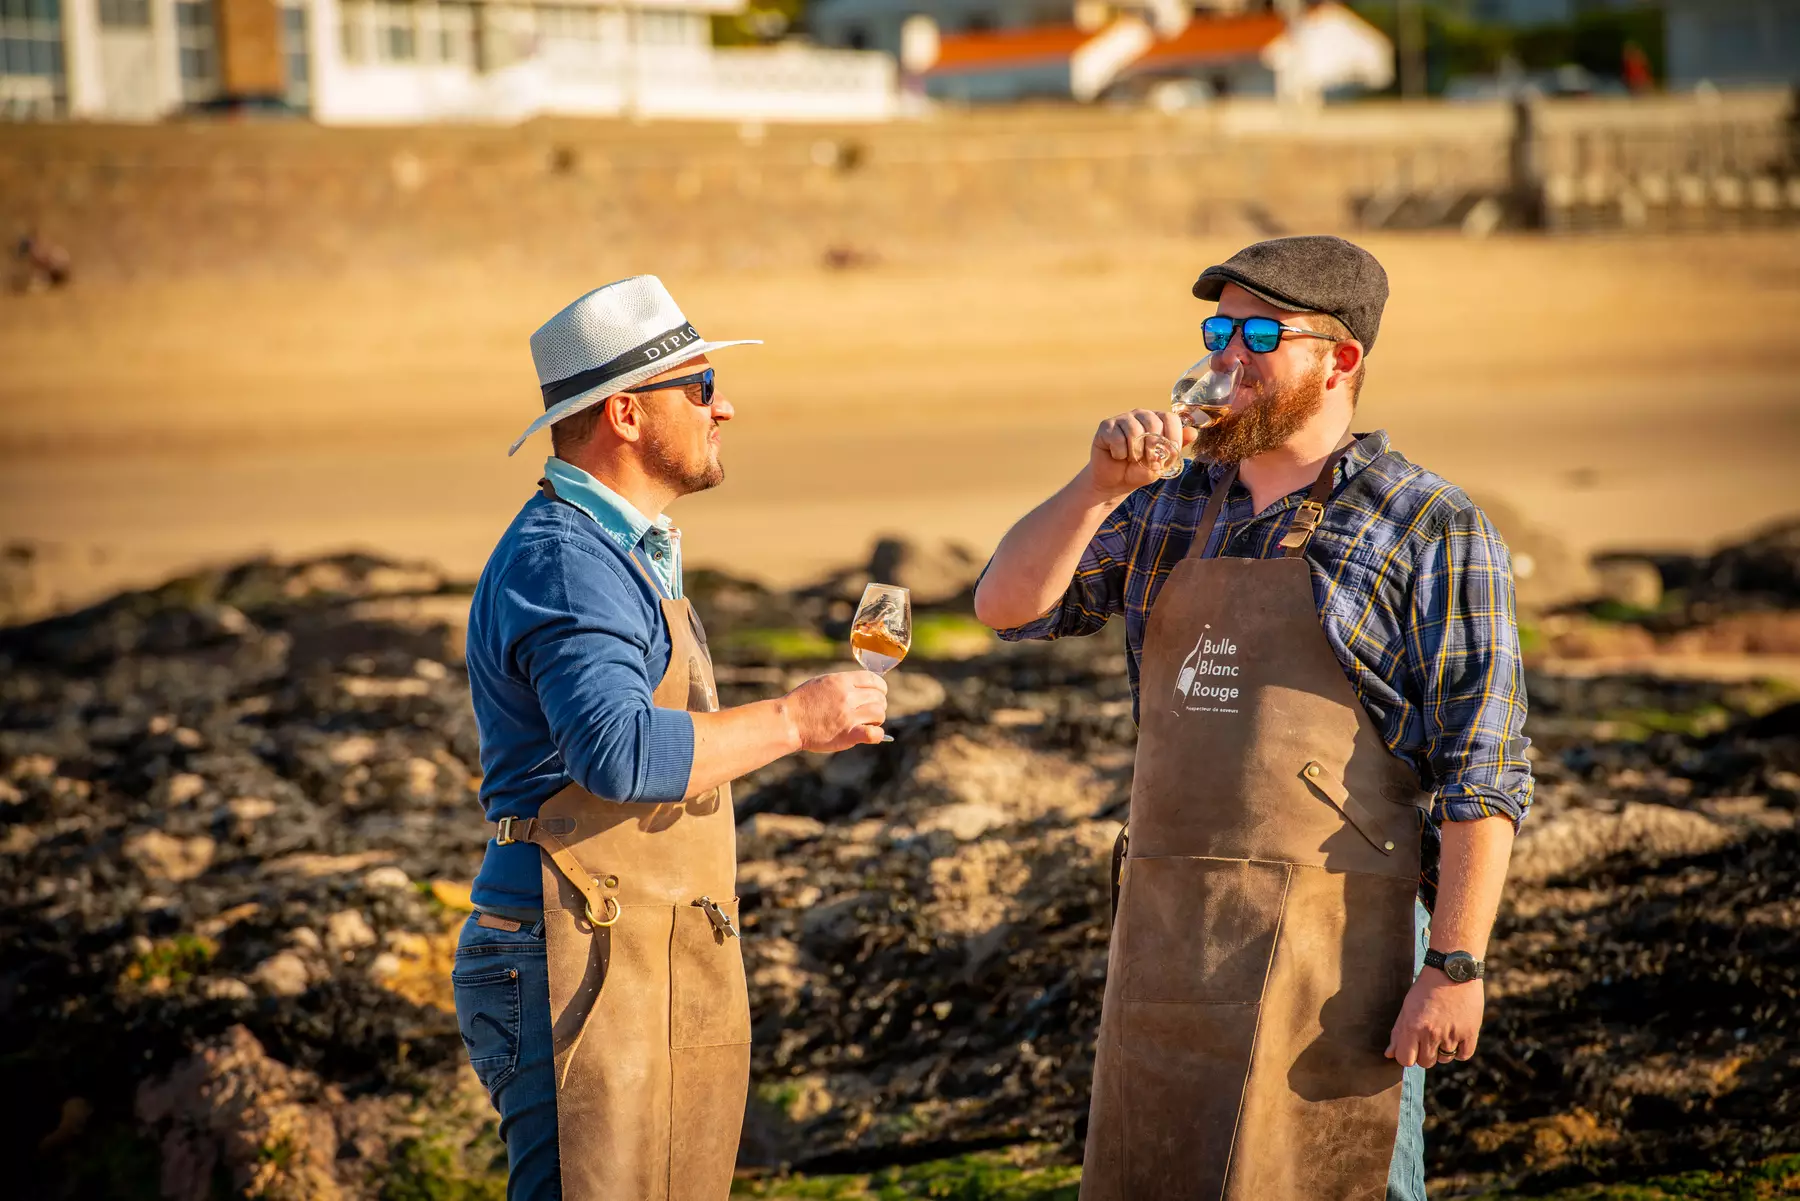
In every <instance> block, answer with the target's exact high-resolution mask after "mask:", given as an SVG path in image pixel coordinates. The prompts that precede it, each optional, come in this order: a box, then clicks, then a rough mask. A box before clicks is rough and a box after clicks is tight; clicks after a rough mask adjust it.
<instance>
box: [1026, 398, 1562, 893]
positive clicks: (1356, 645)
mask: <svg viewBox="0 0 1800 1201" xmlns="http://www.w3.org/2000/svg"><path fill="white" fill-rule="evenodd" d="M1223 474H1224V469H1223V468H1220V467H1216V466H1215V467H1208V466H1207V465H1205V464H1203V463H1190V464H1189V465H1188V466H1187V468H1186V470H1185V471H1184V472H1183V473H1182V475H1180V476H1179V477H1177V478H1176V479H1173V480H1169V481H1166V482H1163V483H1158V484H1152V485H1151V486H1149V487H1147V488H1140V489H1138V490H1137V491H1136V492H1134V493H1132V494H1131V496H1130V497H1129V498H1127V499H1126V501H1125V503H1124V504H1122V505H1120V506H1119V507H1118V509H1117V510H1115V511H1114V512H1113V514H1112V515H1111V516H1110V517H1108V518H1107V520H1106V521H1105V522H1104V523H1103V524H1102V525H1101V526H1100V529H1099V531H1098V532H1097V533H1096V534H1095V535H1094V539H1093V541H1092V542H1090V543H1089V544H1088V548H1087V550H1086V552H1085V553H1084V554H1083V555H1082V557H1081V562H1080V565H1079V566H1078V567H1077V568H1076V571H1075V578H1074V580H1073V581H1072V582H1071V583H1070V585H1069V588H1068V591H1067V592H1066V593H1064V594H1063V597H1062V599H1061V600H1060V601H1059V602H1058V603H1057V604H1056V605H1055V606H1053V607H1052V608H1051V609H1050V611H1049V612H1047V613H1045V614H1043V615H1042V616H1041V617H1039V618H1038V619H1037V620H1035V621H1032V622H1028V623H1027V624H1025V625H1023V626H1020V627H1018V628H1017V629H1012V630H1002V631H1000V636H1001V637H1002V638H1005V639H1008V640H1018V639H1029V638H1064V637H1071V636H1079V635H1083V634H1092V633H1095V632H1096V631H1098V630H1099V629H1100V628H1101V627H1103V626H1104V625H1106V623H1107V621H1108V619H1110V618H1111V617H1112V616H1114V615H1115V614H1120V615H1123V616H1124V618H1125V652H1126V665H1127V668H1128V671H1129V674H1130V679H1131V697H1132V703H1133V706H1134V711H1135V706H1136V703H1137V699H1138V661H1139V658H1140V656H1141V655H1142V654H1143V649H1144V635H1145V632H1146V630H1147V628H1148V625H1149V620H1150V609H1151V606H1153V605H1154V604H1155V603H1156V597H1157V594H1158V593H1159V592H1160V591H1161V590H1162V585H1163V581H1164V580H1166V579H1167V578H1168V575H1169V572H1170V571H1171V570H1172V569H1173V568H1174V566H1175V564H1177V563H1179V562H1180V561H1181V560H1182V558H1183V557H1185V556H1186V554H1187V552H1188V547H1189V546H1191V545H1192V544H1193V540H1194V533H1195V527H1196V526H1197V525H1198V524H1199V520H1200V515H1201V513H1202V511H1203V510H1204V509H1205V508H1206V502H1207V500H1208V498H1210V497H1211V495H1212V490H1213V487H1214V485H1216V484H1217V483H1218V482H1219V480H1220V478H1221V477H1222V476H1223ZM1310 488H1311V485H1310V484H1308V485H1307V486H1306V487H1303V488H1300V489H1297V490H1296V491H1295V492H1293V493H1292V494H1291V495H1289V496H1286V497H1283V498H1282V499H1281V500H1278V501H1276V502H1275V503H1274V504H1272V505H1270V506H1269V507H1268V508H1267V509H1265V510H1263V511H1262V512H1261V513H1258V512H1256V511H1255V510H1254V506H1253V505H1252V502H1251V499H1250V492H1249V490H1248V489H1247V488H1245V486H1244V485H1243V484H1241V483H1239V484H1235V485H1233V487H1232V490H1231V491H1230V492H1229V493H1227V494H1226V499H1225V504H1224V512H1223V513H1222V514H1220V520H1219V524H1218V527H1217V528H1216V529H1215V530H1214V531H1213V534H1212V538H1211V541H1209V542H1208V543H1207V545H1206V547H1205V548H1204V549H1203V553H1204V554H1205V555H1207V556H1209V557H1221V556H1233V557H1237V558H1245V559H1267V558H1271V557H1273V556H1275V555H1279V554H1280V553H1281V551H1280V550H1279V549H1278V543H1279V542H1280V540H1281V537H1282V535H1283V534H1285V533H1286V532H1287V529H1288V525H1289V523H1290V521H1291V520H1292V515H1293V512H1294V510H1295V509H1296V508H1298V507H1299V504H1300V502H1301V501H1302V500H1304V499H1306V494H1307V492H1308V491H1309V490H1310ZM1306 560H1307V564H1308V566H1309V567H1310V568H1311V569H1312V582H1313V599H1314V601H1315V603H1316V604H1317V606H1318V610H1319V622H1320V625H1321V626H1322V627H1323V628H1324V631H1325V638H1326V640H1327V641H1328V642H1330V644H1331V649H1332V650H1333V651H1334V652H1336V654H1337V658H1338V661H1339V662H1340V663H1341V664H1342V665H1343V668H1344V674H1345V675H1347V676H1348V677H1349V679H1350V683H1351V684H1352V685H1353V686H1354V687H1355V689H1356V694H1357V697H1358V698H1359V699H1360V700H1361V701H1362V704H1363V707H1364V708H1365V709H1367V710H1368V711H1369V716H1370V717H1372V718H1374V720H1375V722H1376V724H1377V725H1378V726H1379V727H1380V728H1381V732H1382V736H1383V737H1384V738H1385V739H1386V741H1387V744H1388V748H1389V749H1390V750H1391V751H1392V752H1393V753H1394V754H1395V755H1398V756H1399V757H1400V758H1402V759H1404V760H1406V762H1408V763H1409V764H1411V765H1412V766H1413V768H1414V769H1415V770H1416V771H1417V772H1418V774H1419V779H1420V780H1421V781H1422V782H1423V783H1424V785H1425V787H1426V788H1428V789H1429V790H1430V791H1431V793H1432V807H1431V812H1430V814H1429V817H1430V820H1429V821H1428V822H1426V823H1425V828H1424V830H1423V832H1422V837H1421V841H1422V844H1423V845H1422V848H1421V850H1422V852H1423V859H1424V871H1423V874H1422V877H1421V879H1420V882H1419V886H1420V887H1419V891H1420V896H1421V897H1422V898H1423V899H1424V901H1425V902H1426V904H1427V905H1432V904H1434V903H1435V901H1436V896H1437V860H1438V850H1439V845H1440V837H1439V829H1438V827H1439V825H1440V824H1441V823H1443V822H1446V821H1475V820H1479V819H1481V818H1485V817H1493V816H1497V815H1505V816H1506V817H1509V818H1511V819H1512V820H1513V822H1514V823H1515V824H1517V823H1519V822H1522V821H1523V820H1524V819H1525V814H1526V812H1527V811H1528V810H1529V809H1530V808H1531V799H1532V779H1531V764H1530V761H1529V760H1527V759H1526V757H1525V749H1526V746H1527V745H1528V740H1527V739H1526V737H1525V735H1524V732H1523V727H1524V725H1525V709H1526V697H1525V680H1524V674H1523V671H1522V667H1521V664H1520V657H1519V629H1518V621H1517V619H1516V617H1515V614H1514V605H1513V583H1512V562H1511V558H1510V556H1509V555H1508V553H1507V549H1506V543H1505V542H1504V541H1502V540H1501V537H1500V535H1499V534H1498V533H1497V532H1496V531H1495V529H1494V527H1493V526H1492V524H1490V523H1489V522H1488V519H1487V518H1486V517H1485V516H1484V515H1483V514H1482V512H1481V510H1480V509H1479V508H1477V507H1476V506H1475V504H1474V502H1472V501H1471V500H1470V499H1469V498H1468V496H1467V495H1465V494H1464V493H1463V491H1462V490H1461V489H1460V488H1457V487H1455V486H1453V485H1452V484H1450V483H1448V482H1446V481H1445V480H1444V479H1443V478H1442V477H1441V476H1437V475H1434V474H1432V473H1431V472H1429V471H1426V470H1424V469H1423V468H1421V467H1418V466H1416V465H1414V464H1413V463H1410V462H1408V461H1407V460H1406V458H1405V457H1404V456H1402V455H1401V454H1400V453H1399V452H1398V451H1396V450H1394V449H1393V448H1392V447H1391V446H1390V445H1389V443H1388V436H1387V433H1386V432H1385V431H1380V430H1378V431H1376V432H1375V433H1372V434H1364V435H1362V436H1361V437H1359V438H1358V439H1357V441H1356V444H1355V445H1354V446H1352V447H1351V448H1350V450H1349V452H1348V453H1346V454H1345V456H1344V457H1343V459H1342V460H1341V461H1340V462H1339V463H1338V465H1337V468H1336V479H1335V481H1334V488H1333V496H1332V499H1331V501H1330V502H1329V503H1328V504H1327V505H1326V506H1325V518H1324V521H1323V523H1322V524H1321V525H1320V526H1319V529H1318V532H1317V533H1315V534H1314V535H1313V537H1312V539H1311V541H1309V542H1308V543H1307V546H1306Z"/></svg>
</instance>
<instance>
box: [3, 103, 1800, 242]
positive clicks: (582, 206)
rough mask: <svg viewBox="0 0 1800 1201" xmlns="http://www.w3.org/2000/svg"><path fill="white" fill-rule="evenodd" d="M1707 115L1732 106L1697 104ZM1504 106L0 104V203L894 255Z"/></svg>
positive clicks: (1320, 219)
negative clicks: (784, 109) (433, 117)
mask: <svg viewBox="0 0 1800 1201" xmlns="http://www.w3.org/2000/svg"><path fill="white" fill-rule="evenodd" d="M1785 113H1786V97H1785V96H1782V95H1771V96H1755V95H1745V96H1727V97H1724V98H1722V99H1721V100H1720V102H1719V103H1717V104H1714V105H1706V104H1701V103H1699V102H1697V101H1694V100H1691V99H1687V100H1683V99H1681V98H1670V99H1669V100H1667V101H1663V102H1660V103H1657V104H1652V105H1646V106H1641V107H1640V106H1635V105H1631V104H1629V103H1621V104H1618V105H1613V104H1610V103H1595V102H1591V101H1590V102H1569V103H1567V104H1561V105H1551V106H1549V107H1548V109H1547V110H1546V112H1545V114H1544V117H1543V126H1544V128H1545V130H1546V138H1547V141H1548V143H1549V146H1550V149H1551V150H1552V151H1554V152H1555V153H1561V151H1557V150H1556V147H1559V146H1561V147H1567V146H1573V145H1575V144H1576V139H1577V138H1578V136H1585V137H1588V138H1589V139H1590V140H1592V139H1596V138H1599V137H1600V136H1601V134H1602V133H1605V134H1607V135H1608V136H1611V135H1620V136H1634V137H1637V138H1639V139H1642V140H1643V144H1644V145H1661V144H1665V143H1666V142H1668V141H1669V140H1670V139H1676V138H1686V139H1689V140H1690V141H1692V140H1693V139H1698V140H1699V143H1700V144H1703V145H1714V144H1721V145H1722V144H1723V138H1722V136H1720V131H1722V130H1723V129H1726V128H1734V129H1737V130H1740V131H1741V134H1740V135H1734V140H1735V141H1736V142H1737V143H1738V144H1740V145H1751V144H1753V141H1754V137H1765V138H1766V139H1767V141H1766V142H1765V143H1764V144H1765V145H1770V146H1772V145H1775V144H1776V143H1775V138H1776V137H1777V136H1778V135H1780V134H1782V131H1783V129H1784V127H1783V125H1782V121H1783V119H1784V117H1785ZM1724 116H1729V117H1730V118H1731V120H1732V121H1733V122H1734V124H1732V125H1729V126H1727V125H1721V124H1718V122H1719V121H1720V120H1721V119H1722V118H1723V117H1724ZM1508 122H1509V118H1508V113H1507V110H1506V109H1505V108H1504V107H1503V106H1497V105H1496V106H1451V105H1424V104H1420V105H1408V104H1398V103H1395V104H1369V105H1357V106H1352V107H1350V108H1346V109H1342V110H1336V109H1327V110H1325V111H1324V112H1323V113H1317V114H1313V115H1311V116H1306V115H1304V114H1295V113H1293V112H1289V111H1284V110H1282V109H1280V108H1279V107H1277V106H1275V105H1256V104H1249V103H1244V104H1230V105H1223V106H1218V107H1216V108H1213V109H1206V110H1198V111H1193V112H1185V113H1178V114H1173V115H1168V116H1164V115H1161V114H1157V113H1148V112H1143V111H1136V110H1116V109H1108V108H1106V107H1104V106H1102V107H1097V108H1077V107H1075V106H1070V105H1062V106H1055V107H1048V106H1046V107H1043V108H1026V109H1022V110H1009V111H994V110H971V111H968V112H962V113H957V112H940V113H938V114H937V115H935V116H934V117H933V118H932V119H931V120H929V121H922V122H893V123H888V124H882V125H867V126H852V125H836V126H820V127H814V128H808V127H804V126H791V125H789V126H783V125H773V124H769V125H763V124H752V125H745V126H739V125H735V124H701V123H670V122H659V121H650V122H648V123H644V124H634V123H631V122H624V121H609V122H600V121H544V120H540V121H532V122H529V123H527V124H525V125H521V126H517V127H513V128H507V129H492V128H481V127H457V126H442V127H436V128H402V129H381V130H375V129H322V128H318V127H316V126H311V125H307V124H304V123H294V124H291V125H290V124H275V125H270V124H251V125H236V124H209V123H188V124H182V125H178V126H157V127H135V128H134V127H120V126H111V127H108V126H87V125H64V126H36V125H12V126H0V228H16V227H20V226H29V225H39V226H41V227H42V228H43V229H44V231H45V233H46V234H47V235H48V236H51V237H54V238H56V239H58V240H59V241H63V242H65V243H66V244H68V245H69V246H70V247H71V248H72V249H73V250H74V251H75V254H76V257H77V264H78V267H79V269H80V270H81V271H82V273H83V274H84V275H86V274H87V273H89V272H90V271H91V272H95V273H99V274H103V275H104V274H107V273H109V272H143V271H166V272H180V271H185V270H190V269H192V270H200V269H205V270H209V271H210V270H218V269H224V268H229V269H249V268H250V267H253V266H257V265H260V264H268V265H272V266H273V267H274V268H277V269H281V270H294V271H317V270H332V269H337V267H338V266H339V265H342V264H344V263H346V262H348V261H351V260H352V259H353V260H354V261H355V262H357V263H361V264H364V265H366V264H368V263H371V262H372V263H377V264H381V263H392V264H397V265H399V266H401V267H404V266H405V265H406V264H409V263H418V262H420V261H425V260H429V259H430V258H432V257H433V256H435V255H438V254H440V253H441V252H442V248H443V247H444V246H446V245H452V244H454V245H456V246H458V247H459V250H458V253H459V254H463V253H468V252H470V251H469V248H478V249H477V250H475V251H474V252H473V253H477V254H479V253H481V252H482V251H483V250H485V251H486V252H487V253H490V254H492V255H493V256H495V257H496V258H497V259H503V260H504V261H506V262H512V263H516V262H521V261H530V260H532V259H534V258H538V257H540V256H552V257H554V258H556V259H557V260H558V261H563V260H566V259H568V258H569V257H570V256H577V255H588V256H592V257H593V259H594V261H595V262H609V261H617V260H618V258H619V256H620V253H621V250H620V248H621V247H636V246H648V245H655V246H656V247H657V254H658V256H659V258H660V257H667V258H668V259H669V260H670V261H671V262H674V263H681V262H691V263H696V264H699V263H706V262H721V263H729V264H738V265H744V264H756V263H766V262H783V263H792V262H814V261H817V259H818V257H819V255H820V254H821V252H822V250H823V248H825V247H827V246H833V245H851V246H856V247H860V248H866V249H869V250H872V251H874V252H876V253H878V254H880V255H881V256H883V257H884V258H888V259H890V260H905V259H907V258H909V257H919V258H929V257H933V256H938V255H942V254H953V253H956V252H957V248H958V247H961V246H965V245H967V244H969V241H970V240H971V239H980V240H982V241H984V242H994V241H1006V240H1029V241H1032V242H1036V243H1044V242H1051V243H1054V244H1057V245H1068V246H1071V247H1077V246H1081V245H1083V244H1094V243H1099V244H1117V243H1119V242H1120V241H1121V240H1129V239H1136V238H1141V237H1146V236H1149V237H1188V236H1231V237H1238V236H1242V237H1244V238H1245V239H1246V240H1249V239H1252V238H1254V237H1255V236H1258V235H1259V234H1261V233H1264V232H1267V231H1271V230H1286V231H1289V232H1303V231H1314V230H1345V231H1350V230H1354V228H1355V224H1354V221H1353V218H1352V214H1351V208H1350V199H1351V198H1352V197H1354V196H1366V195H1368V194H1371V193H1375V192H1378V191H1380V190H1381V189H1383V188H1386V187H1389V186H1392V185H1394V184H1396V183H1398V182H1405V183H1408V184H1409V185H1412V186H1419V187H1431V186H1436V185H1440V184H1441V185H1442V186H1446V187H1453V188H1457V187H1471V186H1479V185H1488V186H1499V185H1500V184H1502V183H1504V181H1505V179H1506V137H1507V131H1508V128H1509V123H1508ZM1753 135H1754V136H1753ZM1653 139H1660V140H1653ZM1555 153H1552V154H1551V155H1550V156H1549V157H1550V158H1552V159H1554V158H1555ZM1551 167H1552V169H1554V168H1555V163H1554V162H1553V163H1552V164H1551Z"/></svg>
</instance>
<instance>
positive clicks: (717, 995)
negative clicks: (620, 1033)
mask: <svg viewBox="0 0 1800 1201" xmlns="http://www.w3.org/2000/svg"><path fill="white" fill-rule="evenodd" d="M719 908H720V909H722V910H723V911H724V913H725V915H726V916H727V917H729V918H730V919H731V924H732V927H733V928H734V929H735V928H736V926H737V918H738V904H737V899H736V898H735V897H734V898H732V900H730V901H729V902H722V903H721V904H720V905H719ZM669 956H670V964H669V1137H670V1139H671V1147H672V1154H671V1156H670V1160H669V1191H668V1201H711V1199H712V1198H716V1197H723V1196H725V1194H727V1193H728V1192H730V1191H731V1174H732V1170H733V1168H734V1167H735V1166H736V1165H737V1149H738V1136H739V1134H740V1133H741V1132H742V1130H743V1126H744V1105H745V1102H746V1101H747V1100H748V1099H749V1093H750V994H749V989H748V986H747V984H746V982H745V979H744V952H743V943H742V942H741V941H740V940H739V939H736V938H731V937H729V936H727V935H726V934H725V933H724V932H723V931H721V930H719V929H717V928H716V926H715V925H714V923H713V920H712V919H711V918H709V917H708V916H707V914H706V911H705V910H703V909H701V908H699V907H698V906H695V905H677V906H676V907H675V929H674V932H673V936H672V937H671V938H670V940H669Z"/></svg>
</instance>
